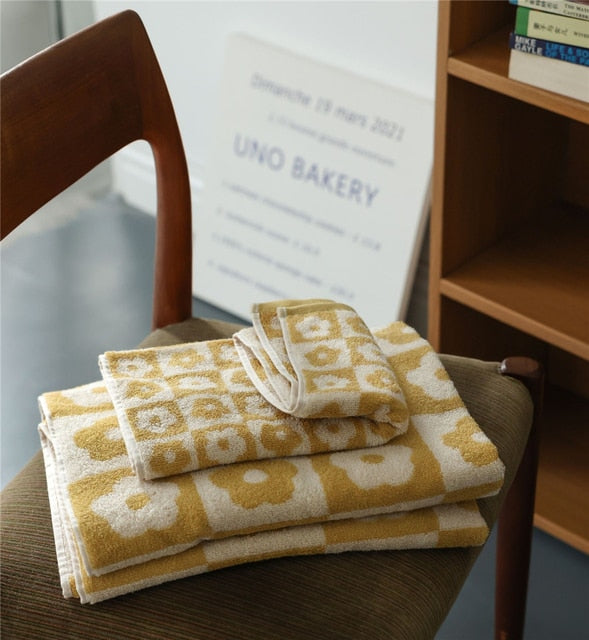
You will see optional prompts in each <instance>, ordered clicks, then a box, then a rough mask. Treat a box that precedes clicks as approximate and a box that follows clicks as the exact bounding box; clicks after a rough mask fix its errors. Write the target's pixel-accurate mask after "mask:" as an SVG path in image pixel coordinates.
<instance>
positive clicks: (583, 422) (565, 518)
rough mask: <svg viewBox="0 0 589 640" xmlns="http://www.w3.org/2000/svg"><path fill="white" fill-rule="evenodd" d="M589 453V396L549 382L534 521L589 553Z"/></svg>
mask: <svg viewBox="0 0 589 640" xmlns="http://www.w3.org/2000/svg"><path fill="white" fill-rule="evenodd" d="M563 427H566V428H563ZM588 459H589V400H586V399H583V398H581V397H580V396H576V395H574V394H572V393H570V392H567V391H564V390H562V389H558V388H557V387H549V388H548V389H547V393H546V401H545V406H544V411H543V420H542V431H541V445H540V466H539V471H538V481H537V485H536V509H535V516H534V524H535V525H536V526H537V527H538V528H539V529H542V530H543V531H546V533H549V534H551V535H553V536H554V537H556V538H558V539H560V540H562V541H563V542H566V543H567V544H569V545H571V546H573V547H575V548H576V549H578V550H579V551H583V552H584V553H589V465H587V460H588Z"/></svg>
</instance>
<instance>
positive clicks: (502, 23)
mask: <svg viewBox="0 0 589 640" xmlns="http://www.w3.org/2000/svg"><path fill="white" fill-rule="evenodd" d="M514 24H515V7H513V6H512V5H510V4H509V3H508V2H507V1H506V0H499V1H496V2H479V1H477V0H475V1H472V2H471V1H465V0H457V1H450V2H448V1H442V2H441V3H440V5H439V33H438V70H437V95H436V127H435V157H434V177H433V206H432V221H431V242H430V246H431V255H430V298H429V338H430V340H431V342H432V343H433V344H434V346H435V347H436V348H437V349H438V350H440V351H442V352H452V353H458V354H462V355H468V356H473V357H481V358H493V359H497V360H500V359H502V358H504V357H505V356H508V355H530V356H532V357H535V358H538V359H540V360H542V361H543V362H544V364H545V366H546V369H547V372H548V379H549V381H550V383H549V390H548V393H547V402H546V411H545V414H544V425H543V435H544V438H543V444H542V450H541V458H540V471H539V479H538V497H537V505H536V517H535V523H536V525H537V526H538V527H540V528H542V529H543V530H545V531H547V532H549V533H550V534H552V535H555V536H556V537H558V538H560V539H561V540H563V541H565V542H567V543H568V544H571V545H572V546H574V547H576V548H577V549H580V550H582V551H584V552H586V553H589V179H588V178H587V177H588V176H589V153H587V149H589V104H587V103H585V102H582V101H579V100H574V99H572V98H569V97H566V96H561V95H558V94H555V93H551V92H549V91H544V90H542V89H538V88H536V87H533V86H531V85H527V84H523V83H520V82H516V81H514V80H511V79H510V78H509V77H508V65H509V44H508V39H509V31H510V29H511V28H512V27H513V25H514Z"/></svg>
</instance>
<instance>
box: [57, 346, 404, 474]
mask: <svg viewBox="0 0 589 640" xmlns="http://www.w3.org/2000/svg"><path fill="white" fill-rule="evenodd" d="M99 364H100V369H101V371H102V377H103V380H104V382H105V384H106V387H107V389H108V392H109V395H110V398H111V399H112V402H113V404H114V407H115V410H116V413H117V416H118V420H119V424H120V427H121V430H122V434H123V438H124V442H125V445H126V448H127V451H128V452H129V455H130V457H131V464H132V466H133V469H134V471H135V472H136V474H137V475H138V476H139V477H140V478H143V479H146V480H150V479H154V478H162V477H166V476H170V475H175V474H178V473H185V472H187V471H195V470H198V469H206V468H209V467H214V466H217V465H222V464H229V463H234V462H240V461H245V460H258V459H263V458H281V457H285V456H292V455H303V454H314V453H320V452H323V451H339V450H342V449H358V448H362V447H372V446H377V445H381V444H384V443H386V442H388V441H389V440H390V439H391V438H393V437H395V436H397V435H398V434H399V433H402V432H403V431H405V430H406V428H407V421H408V410H407V405H406V404H405V402H404V400H403V399H402V394H400V393H398V394H396V395H395V405H394V408H392V409H391V410H390V412H389V417H390V420H389V421H387V422H375V421H374V420H372V419H368V418H363V417H358V418H351V419H348V420H342V419H341V418H323V419H318V420H311V419H304V418H296V417H293V416H290V415H286V414H285V413H283V412H282V411H280V410H279V409H276V408H275V407H274V406H272V405H271V404H270V403H268V402H267V401H266V400H264V398H262V397H261V396H260V394H259V393H258V391H257V390H256V388H255V386H254V384H253V383H252V381H251V380H250V379H249V377H248V376H247V375H246V372H245V370H244V369H243V366H242V365H241V363H240V360H239V357H238V355H237V350H236V347H235V345H234V343H233V340H231V339H224V340H212V341H208V342H194V343H188V344H182V345H175V346H171V347H159V348H152V349H137V350H132V351H110V352H107V353H105V354H103V355H102V356H100V358H99ZM79 393H83V392H78V395H79ZM85 402H86V404H87V406H88V407H90V408H91V407H92V406H93V405H92V403H91V402H89V401H85ZM64 410H65V411H67V407H65V406H64ZM89 410H90V409H89ZM60 411H61V409H60V408H59V407H57V406H54V409H53V413H54V415H55V416H57V415H59V412H60Z"/></svg>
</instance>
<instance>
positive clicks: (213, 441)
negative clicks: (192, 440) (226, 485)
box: [203, 427, 247, 464]
mask: <svg viewBox="0 0 589 640" xmlns="http://www.w3.org/2000/svg"><path fill="white" fill-rule="evenodd" d="M203 440H204V447H205V450H206V455H207V458H208V459H209V460H211V461H213V462H215V463H216V464H230V463H231V462H235V461H236V460H239V459H240V457H241V456H243V454H244V453H245V452H246V450H247V443H246V441H245V440H244V439H243V438H242V437H241V436H240V435H239V431H238V430H237V429H236V428H235V427H225V428H223V429H214V430H212V431H206V432H204V433H203Z"/></svg>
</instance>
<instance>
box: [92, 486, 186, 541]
mask: <svg viewBox="0 0 589 640" xmlns="http://www.w3.org/2000/svg"><path fill="white" fill-rule="evenodd" d="M179 495H180V489H179V488H178V486H177V485H176V484H175V483H173V482H157V483H155V482H154V483H151V484H150V483H149V482H143V483H139V482H138V481H137V478H135V477H134V476H126V477H124V478H121V479H120V480H118V481H117V482H116V483H115V484H114V486H113V487H112V490H111V491H110V493H107V494H105V495H102V496H100V497H99V498H96V499H95V500H93V502H92V505H91V508H92V511H93V512H94V513H95V514H96V515H98V516H100V517H101V518H104V519H105V520H106V521H107V522H108V524H109V525H110V527H111V529H113V531H115V532H116V533H117V534H118V535H119V536H121V538H134V537H136V536H139V535H141V534H143V533H145V532H146V531H149V530H155V531H162V530H163V529H168V528H169V527H171V526H172V525H173V524H174V522H176V519H177V518H178V505H177V504H176V498H178V496H179Z"/></svg>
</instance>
